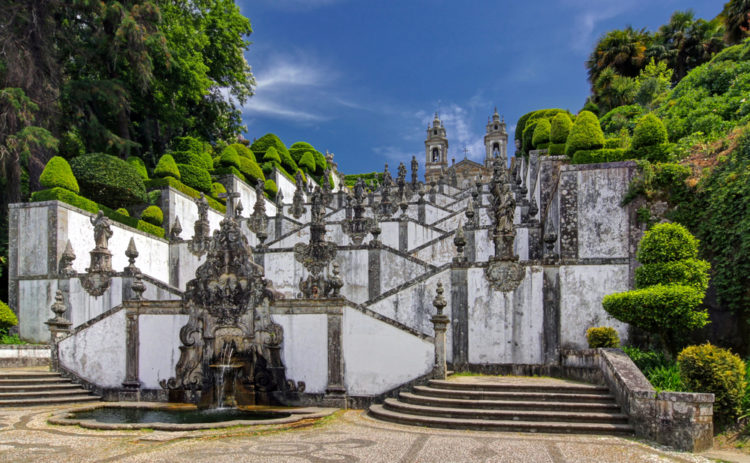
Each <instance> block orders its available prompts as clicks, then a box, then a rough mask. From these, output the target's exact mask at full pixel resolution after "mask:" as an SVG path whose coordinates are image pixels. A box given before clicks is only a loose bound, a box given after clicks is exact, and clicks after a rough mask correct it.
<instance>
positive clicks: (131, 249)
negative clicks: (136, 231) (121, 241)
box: [125, 236, 141, 276]
mask: <svg viewBox="0 0 750 463" xmlns="http://www.w3.org/2000/svg"><path fill="white" fill-rule="evenodd" d="M125 255H126V256H127V257H128V266H127V267H125V274H126V275H130V276H135V275H137V274H139V273H140V272H141V271H140V270H139V269H138V267H136V266H135V259H136V258H137V257H138V249H136V247H135V240H134V239H133V237H132V236H131V237H130V242H129V243H128V248H127V249H126V250H125Z"/></svg>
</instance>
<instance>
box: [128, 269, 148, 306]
mask: <svg viewBox="0 0 750 463" xmlns="http://www.w3.org/2000/svg"><path fill="white" fill-rule="evenodd" d="M142 278H143V275H142V274H141V272H138V273H136V274H135V280H134V281H133V284H132V285H131V286H130V289H131V290H132V291H133V293H134V295H133V299H134V300H136V301H142V300H143V293H144V292H146V285H144V284H143V279H142Z"/></svg>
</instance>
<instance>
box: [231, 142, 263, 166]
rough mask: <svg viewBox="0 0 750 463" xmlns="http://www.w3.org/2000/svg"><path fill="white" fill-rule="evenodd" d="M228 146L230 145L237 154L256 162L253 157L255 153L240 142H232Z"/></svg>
mask: <svg viewBox="0 0 750 463" xmlns="http://www.w3.org/2000/svg"><path fill="white" fill-rule="evenodd" d="M229 146H230V147H232V148H233V149H234V150H235V151H236V152H237V154H238V155H240V156H242V157H245V158H248V159H252V160H253V161H255V162H258V161H257V160H256V158H255V154H254V153H253V151H252V150H251V149H250V148H248V147H247V146H245V145H243V144H242V143H232V144H231V145H229Z"/></svg>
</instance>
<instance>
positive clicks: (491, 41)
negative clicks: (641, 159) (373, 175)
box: [238, 0, 723, 173]
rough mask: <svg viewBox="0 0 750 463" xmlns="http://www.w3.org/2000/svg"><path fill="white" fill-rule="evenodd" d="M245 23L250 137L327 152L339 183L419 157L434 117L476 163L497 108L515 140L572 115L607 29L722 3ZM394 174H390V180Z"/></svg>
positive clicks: (362, 12)
mask: <svg viewBox="0 0 750 463" xmlns="http://www.w3.org/2000/svg"><path fill="white" fill-rule="evenodd" d="M238 4H239V5H240V8H241V10H242V13H243V14H244V15H245V16H247V17H249V18H250V20H251V22H252V24H253V31H254V32H253V34H252V36H251V37H250V40H251V41H252V42H253V44H252V45H251V46H250V50H249V51H248V52H247V54H246V56H247V60H248V62H249V63H250V65H251V66H252V68H253V73H254V74H255V77H256V80H257V84H258V85H257V88H256V94H255V96H254V97H252V98H251V99H250V100H249V101H248V103H247V104H246V105H245V106H244V107H243V119H244V122H245V124H246V125H247V127H248V132H247V134H246V136H247V137H248V138H249V139H250V140H252V139H253V138H257V137H260V136H262V135H264V134H265V133H268V132H273V133H275V134H277V135H278V136H279V137H280V138H281V139H282V140H283V141H284V143H285V144H286V145H287V146H289V145H291V144H292V143H294V142H296V141H307V142H309V143H312V144H313V145H314V146H315V147H316V148H317V149H318V150H320V151H322V152H325V150H329V151H331V152H332V153H334V154H335V156H336V157H335V160H336V162H337V163H338V165H339V170H340V171H342V172H344V173H359V172H372V171H381V170H382V168H383V164H384V163H385V162H388V163H389V165H391V166H393V167H395V166H396V165H397V164H398V162H399V161H404V162H406V161H409V160H410V159H411V156H412V155H416V156H417V159H418V160H419V161H420V164H423V162H424V138H425V130H426V128H427V124H428V122H429V121H431V120H432V116H433V114H434V112H435V111H438V112H439V113H440V116H441V119H443V121H444V123H445V126H446V130H447V132H448V140H449V144H450V147H449V156H450V157H455V158H456V160H457V161H458V160H460V159H462V158H463V156H464V149H465V148H466V149H467V150H468V152H469V158H471V159H482V158H483V150H482V137H483V136H484V128H485V124H486V122H487V116H489V115H490V114H492V111H493V108H494V107H495V106H497V108H498V111H499V112H500V114H502V115H504V117H505V120H506V123H507V125H508V132H509V136H510V138H511V139H512V137H513V132H514V129H515V124H516V121H517V120H518V118H519V117H520V116H521V115H523V114H524V113H526V112H528V111H532V110H535V109H540V108H554V107H559V108H565V109H569V110H570V111H572V112H577V111H578V110H579V109H580V108H581V106H582V105H583V103H584V101H585V99H586V96H587V95H588V90H589V87H588V82H587V80H586V70H585V67H584V62H585V60H586V58H587V57H588V55H589V53H590V52H591V50H592V49H593V46H594V44H595V43H596V40H597V39H598V38H599V37H600V36H601V35H602V34H603V33H604V32H606V31H608V30H611V29H615V28H623V27H625V26H627V25H632V26H633V27H635V28H642V27H645V28H647V29H649V30H656V29H657V28H658V27H659V26H660V25H661V24H664V23H665V22H667V21H668V20H669V16H670V15H671V14H672V12H674V11H675V10H685V9H693V10H694V11H695V13H696V16H697V17H702V18H706V19H710V18H713V17H714V16H716V15H717V14H718V13H719V11H720V10H721V8H722V5H723V2H720V1H697V0H696V1H687V0H682V1H676V0H653V1H642V0H640V1H636V0H558V1H534V0H532V1H518V0H464V1H457V0H453V1H448V0H430V1H422V0H401V1H391V0H375V1H372V0H370V1H364V0H252V1H251V0H238ZM392 170H394V169H392Z"/></svg>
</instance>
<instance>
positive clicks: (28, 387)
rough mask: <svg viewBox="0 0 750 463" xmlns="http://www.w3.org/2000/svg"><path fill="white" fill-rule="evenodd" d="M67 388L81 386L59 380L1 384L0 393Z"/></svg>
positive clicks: (78, 387)
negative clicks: (45, 382) (42, 382)
mask: <svg viewBox="0 0 750 463" xmlns="http://www.w3.org/2000/svg"><path fill="white" fill-rule="evenodd" d="M67 389H81V386H79V385H78V384H74V383H71V382H67V383H64V382H59V383H49V384H39V383H34V384H21V385H10V386H6V385H3V384H0V393H3V392H35V391H40V392H41V391H63V390H67Z"/></svg>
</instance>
